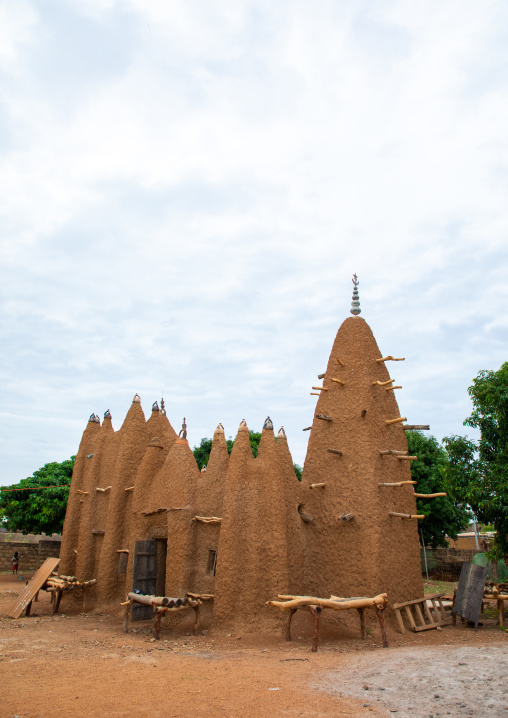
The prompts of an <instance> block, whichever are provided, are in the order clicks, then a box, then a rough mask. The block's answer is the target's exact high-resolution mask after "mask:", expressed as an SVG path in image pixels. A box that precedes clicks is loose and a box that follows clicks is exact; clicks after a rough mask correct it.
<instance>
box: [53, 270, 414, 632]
mask: <svg viewBox="0 0 508 718" xmlns="http://www.w3.org/2000/svg"><path fill="white" fill-rule="evenodd" d="M357 284H358V282H357V279H356V276H355V278H354V285H355V286H354V292H353V302H352V308H351V314H352V315H353V316H350V317H349V318H348V319H346V320H345V321H344V322H343V324H342V325H341V327H340V328H339V330H338V332H337V335H336V337H335V341H334V343H333V346H332V350H331V353H330V357H329V360H328V365H327V367H326V371H325V373H324V374H321V375H319V378H318V381H317V382H316V386H314V387H313V388H312V393H315V394H316V395H317V404H316V408H315V411H314V416H313V419H312V425H311V426H310V427H307V428H306V429H304V430H308V431H310V438H309V443H308V449H307V455H306V458H305V463H304V468H303V479H302V481H301V482H299V481H298V479H297V478H296V476H295V472H294V468H293V460H292V457H291V453H290V450H289V446H288V440H287V437H286V434H285V432H284V429H282V428H281V429H280V430H279V431H278V432H277V433H276V432H275V431H274V427H273V424H272V422H271V420H270V419H267V420H266V422H265V424H264V426H263V431H262V437H261V442H260V444H259V451H258V456H257V457H256V458H254V457H253V455H252V451H251V447H250V442H249V429H248V426H247V424H246V422H245V421H242V422H241V424H240V426H239V428H238V433H237V436H236V440H235V443H234V447H233V450H232V452H231V456H229V455H228V451H227V447H226V439H225V435H224V429H223V427H222V425H221V424H219V425H218V427H217V428H216V429H215V432H214V436H213V444H212V451H211V454H210V459H209V462H208V466H207V468H206V471H199V469H198V466H197V464H196V461H195V458H194V456H193V453H192V450H191V448H190V447H189V444H188V441H187V439H186V427H185V425H184V427H183V429H182V431H180V434H179V435H177V433H176V432H175V430H174V429H173V427H172V426H171V424H170V422H169V420H168V417H167V416H166V412H165V410H164V406H162V408H159V406H158V403H157V402H155V403H154V404H153V406H152V410H151V414H150V416H149V418H148V420H147V419H146V418H145V415H144V413H143V409H142V407H141V402H140V398H139V396H138V395H137V394H136V395H135V396H134V400H133V402H132V405H131V407H130V409H129V411H128V413H127V416H126V417H125V420H124V422H123V424H122V426H121V428H120V429H119V430H118V431H114V429H113V427H112V424H111V415H110V413H109V411H107V412H106V414H105V415H104V421H103V422H102V424H101V423H100V420H99V418H98V417H96V416H95V414H92V416H91V417H90V419H89V421H88V424H87V426H86V429H85V431H84V433H83V437H82V439H81V443H80V446H79V451H78V454H77V457H76V462H75V466H74V473H73V477H72V483H71V488H70V494H69V503H68V508H67V514H66V518H65V524H64V530H63V539H62V548H61V554H60V557H61V560H60V569H59V570H60V572H61V573H64V574H72V575H74V576H77V577H78V578H79V580H83V581H85V580H88V579H92V578H97V583H96V586H94V594H95V595H94V596H93V600H94V603H95V606H96V607H100V608H101V609H102V610H104V609H118V606H119V602H121V601H124V600H125V596H126V593H127V592H129V591H132V590H133V589H134V588H135V589H138V590H140V591H143V592H144V593H146V594H153V595H158V596H164V595H165V596H179V595H185V593H186V592H196V593H200V594H203V593H204V594H213V596H214V600H213V601H210V602H209V603H208V605H207V611H208V616H207V618H208V621H209V622H210V623H211V624H213V625H217V626H220V627H226V626H234V625H235V624H238V623H239V622H241V624H242V626H243V628H244V630H245V629H251V630H259V629H262V628H267V627H269V626H270V625H274V624H276V623H280V621H281V617H280V615H279V614H280V613H281V612H279V611H274V610H273V609H272V610H270V609H269V608H267V606H266V605H265V604H266V602H267V601H269V600H271V599H274V598H276V597H277V595H278V594H297V595H310V596H329V595H332V594H335V595H340V596H374V595H376V594H379V593H381V592H386V593H388V597H389V600H390V602H394V601H399V602H401V601H408V600H411V599H414V598H416V597H420V596H423V584H422V576H421V569H420V550H419V540H418V520H417V517H416V497H415V491H414V487H413V485H412V482H411V473H410V459H411V458H412V457H409V456H408V444H407V440H406V431H407V430H408V425H407V424H406V423H405V421H406V419H405V417H403V416H401V413H400V411H399V408H398V405H397V400H396V397H395V390H396V389H397V388H399V387H397V386H395V385H394V379H391V378H390V375H389V372H388V366H389V365H390V364H391V362H392V361H393V362H397V361H401V360H402V359H400V358H395V357H392V356H384V355H383V354H382V353H381V352H380V351H379V348H378V346H377V343H376V340H375V339H374V336H373V334H372V331H371V330H370V328H369V326H368V324H367V323H366V321H365V320H364V319H363V318H361V317H360V316H359V314H360V306H359V299H358V289H357ZM394 366H397V364H396V363H395V364H394ZM411 428H414V427H411ZM136 611H137V612H138V616H137V617H138V618H143V617H148V616H149V615H150V614H146V607H143V606H139V607H135V608H133V610H132V616H133V618H135V617H136V615H135V612H136ZM144 611H145V613H144Z"/></svg>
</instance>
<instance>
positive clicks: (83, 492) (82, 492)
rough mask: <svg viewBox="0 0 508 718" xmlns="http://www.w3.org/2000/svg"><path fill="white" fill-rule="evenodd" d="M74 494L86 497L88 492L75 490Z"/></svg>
mask: <svg viewBox="0 0 508 718" xmlns="http://www.w3.org/2000/svg"><path fill="white" fill-rule="evenodd" d="M76 493H77V494H82V495H83V496H88V495H89V492H88V491H81V489H76Z"/></svg>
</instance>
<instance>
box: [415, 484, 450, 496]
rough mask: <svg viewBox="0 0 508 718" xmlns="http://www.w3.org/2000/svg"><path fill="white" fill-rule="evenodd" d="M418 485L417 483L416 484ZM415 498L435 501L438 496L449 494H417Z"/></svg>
mask: <svg viewBox="0 0 508 718" xmlns="http://www.w3.org/2000/svg"><path fill="white" fill-rule="evenodd" d="M415 483H416V482H415ZM415 496H416V498H418V499H435V498H436V496H447V494H443V493H439V494H417V493H416V492H415Z"/></svg>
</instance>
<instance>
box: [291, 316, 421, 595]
mask: <svg viewBox="0 0 508 718" xmlns="http://www.w3.org/2000/svg"><path fill="white" fill-rule="evenodd" d="M381 356H382V355H381V352H380V351H379V349H378V347H377V344H376V341H375V339H374V337H373V335H372V332H371V330H370V328H369V326H368V325H367V323H366V322H365V321H364V320H363V319H361V318H359V317H351V318H349V319H346V321H345V322H344V323H343V324H342V326H341V327H340V329H339V331H338V333H337V337H336V339H335V342H334V345H333V348H332V352H331V354H330V359H329V362H328V366H327V369H326V373H325V377H324V379H323V380H322V386H323V387H324V388H325V389H324V390H323V391H322V392H321V394H320V396H319V397H318V401H317V405H316V410H315V414H316V415H317V414H322V415H324V416H327V417H330V418H331V421H327V420H322V419H319V418H317V417H315V418H314V420H313V423H312V430H311V435H310V439H309V446H308V450H307V456H306V459H305V465H304V471H303V481H302V491H301V510H302V511H303V512H304V513H306V514H309V515H311V516H312V517H313V519H314V520H313V522H312V523H309V524H306V525H305V527H304V531H305V532H306V534H307V540H306V542H305V543H306V546H307V552H306V563H305V576H306V581H307V587H308V590H309V591H310V592H311V593H313V594H314V593H316V594H317V595H319V596H329V595H332V594H333V595H339V596H353V595H356V596H360V595H368V596H370V595H375V594H377V593H381V592H388V595H389V599H390V601H404V600H409V599H411V598H415V597H417V596H419V595H422V591H423V585H422V580H421V575H420V563H419V542H418V524H417V521H416V520H404V519H400V518H395V517H392V516H390V515H389V513H388V512H389V511H394V512H398V513H408V514H416V499H415V497H414V490H413V488H412V487H411V486H410V485H408V486H403V487H400V488H388V487H379V486H378V484H379V483H383V482H387V483H394V482H399V481H407V480H411V475H410V468H409V462H408V461H405V460H399V459H397V458H396V457H395V456H381V455H380V453H379V452H380V450H386V449H392V450H398V451H407V441H406V436H405V432H404V429H403V428H402V426H401V424H400V423H399V424H393V425H387V424H386V420H390V419H395V418H398V417H400V413H399V409H398V406H397V402H396V399H395V396H394V391H387V387H386V386H379V385H375V384H374V382H376V381H380V382H385V381H387V380H389V378H390V377H389V374H388V370H387V367H386V366H385V363H380V362H377V361H376V359H378V358H381ZM337 360H340V363H339V362H338V361H337ZM332 379H339V380H340V381H341V382H344V383H343V384H341V383H337V382H334V381H332ZM328 449H333V450H338V451H341V452H342V455H338V454H334V453H330V452H328ZM314 483H324V484H325V486H324V487H322V488H314V489H310V486H311V484H314ZM343 514H353V519H352V520H350V521H346V522H342V521H339V520H338V517H339V516H341V515H343Z"/></svg>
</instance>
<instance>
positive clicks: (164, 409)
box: [161, 397, 166, 416]
mask: <svg viewBox="0 0 508 718" xmlns="http://www.w3.org/2000/svg"><path fill="white" fill-rule="evenodd" d="M161 413H162V414H164V416H166V405H165V404H164V397H162V399H161Z"/></svg>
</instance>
